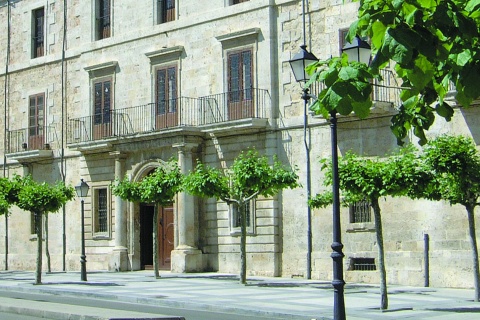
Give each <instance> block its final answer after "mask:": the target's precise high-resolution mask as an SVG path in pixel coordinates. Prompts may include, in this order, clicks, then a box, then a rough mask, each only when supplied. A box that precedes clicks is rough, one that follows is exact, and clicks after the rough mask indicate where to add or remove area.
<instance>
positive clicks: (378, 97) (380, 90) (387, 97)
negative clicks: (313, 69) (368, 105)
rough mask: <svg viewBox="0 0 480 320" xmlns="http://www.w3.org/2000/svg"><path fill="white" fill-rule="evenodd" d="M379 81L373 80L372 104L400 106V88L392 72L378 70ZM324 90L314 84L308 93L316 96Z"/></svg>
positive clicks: (319, 83) (322, 87)
mask: <svg viewBox="0 0 480 320" xmlns="http://www.w3.org/2000/svg"><path fill="white" fill-rule="evenodd" d="M380 75H381V76H382V79H381V80H378V79H374V80H373V90H372V96H371V98H372V101H373V102H388V103H392V104H393V106H394V107H398V106H399V105H400V104H401V100H400V92H401V87H400V85H399V84H398V83H397V80H396V77H395V74H394V73H393V71H392V70H388V69H382V70H380ZM323 89H324V84H323V83H321V82H316V83H314V84H313V85H312V86H311V87H310V92H311V93H312V94H314V95H318V94H319V93H320V92H321V91H322V90H323Z"/></svg>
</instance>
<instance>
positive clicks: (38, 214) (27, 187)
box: [16, 176, 75, 284]
mask: <svg viewBox="0 0 480 320" xmlns="http://www.w3.org/2000/svg"><path fill="white" fill-rule="evenodd" d="M17 183H19V187H18V188H19V192H18V199H17V201H16V205H17V206H18V207H19V208H20V209H23V210H25V211H29V212H33V214H34V218H35V233H36V235H37V264H36V277H35V284H41V283H42V236H43V235H42V215H43V214H45V215H46V214H48V213H50V212H56V211H58V210H59V209H60V208H61V207H62V206H63V205H64V204H65V203H66V202H67V201H69V200H71V199H73V197H74V195H75V190H74V189H73V187H71V186H65V184H64V183H63V182H57V183H56V184H55V185H53V186H51V185H48V184H47V183H46V182H42V183H39V182H36V181H34V180H33V179H32V177H31V176H26V177H24V178H19V179H18V180H17Z"/></svg>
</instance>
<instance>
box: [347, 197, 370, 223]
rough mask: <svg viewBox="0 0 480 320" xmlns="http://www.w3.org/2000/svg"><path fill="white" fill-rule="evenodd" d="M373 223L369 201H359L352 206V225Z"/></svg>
mask: <svg viewBox="0 0 480 320" xmlns="http://www.w3.org/2000/svg"><path fill="white" fill-rule="evenodd" d="M365 222H372V214H371V206H370V202H369V201H367V200H362V201H357V202H355V203H354V204H352V205H351V206H350V223H365Z"/></svg>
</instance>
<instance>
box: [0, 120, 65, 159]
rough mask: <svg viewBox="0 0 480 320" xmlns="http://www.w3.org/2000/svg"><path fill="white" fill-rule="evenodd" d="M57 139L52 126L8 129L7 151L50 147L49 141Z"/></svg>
mask: <svg viewBox="0 0 480 320" xmlns="http://www.w3.org/2000/svg"><path fill="white" fill-rule="evenodd" d="M53 141H58V139H57V134H56V131H55V128H54V127H51V126H34V127H28V128H24V129H18V130H11V131H8V145H7V153H16V152H22V151H29V150H45V149H50V147H51V146H50V142H53Z"/></svg>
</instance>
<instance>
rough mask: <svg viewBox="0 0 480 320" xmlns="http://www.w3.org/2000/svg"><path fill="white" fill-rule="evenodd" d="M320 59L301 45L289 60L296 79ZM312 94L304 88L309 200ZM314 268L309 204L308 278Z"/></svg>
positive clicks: (305, 78)
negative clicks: (309, 112) (309, 135)
mask: <svg viewBox="0 0 480 320" xmlns="http://www.w3.org/2000/svg"><path fill="white" fill-rule="evenodd" d="M316 61H318V59H317V57H315V55H314V54H312V53H310V52H308V51H307V46H306V45H305V44H303V45H301V46H300V52H298V53H297V54H296V55H294V56H293V58H292V60H290V61H289V63H290V66H291V67H292V71H293V75H294V77H295V80H296V81H297V82H299V83H302V82H303V83H305V82H306V81H308V80H309V79H310V75H309V74H308V73H307V72H306V71H305V67H306V66H308V65H309V64H311V63H314V62H316ZM310 98H311V95H309V94H308V88H305V87H304V88H303V94H302V99H303V143H304V145H305V156H306V165H307V200H310V196H311V190H312V187H311V185H312V182H311V173H310V147H309V141H308V139H307V130H308V113H307V105H308V101H309V100H310ZM311 270H312V212H311V209H310V206H309V205H308V206H307V279H311Z"/></svg>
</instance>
